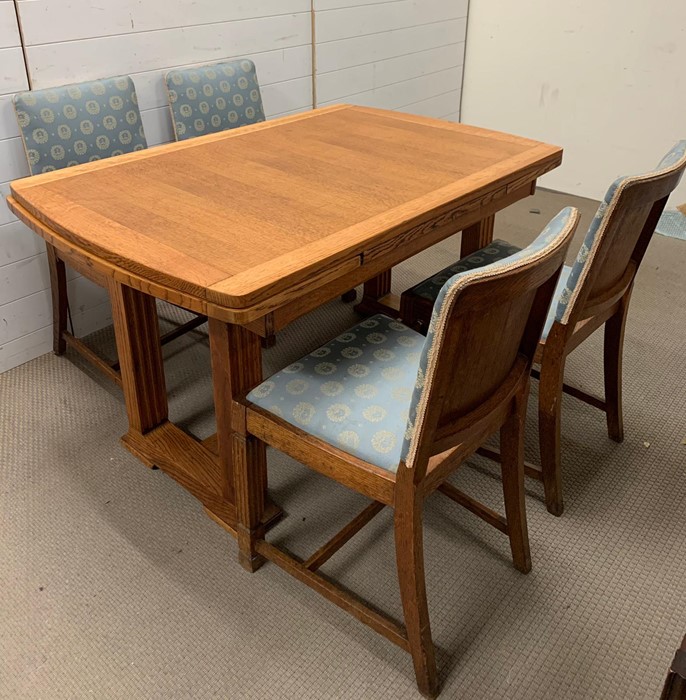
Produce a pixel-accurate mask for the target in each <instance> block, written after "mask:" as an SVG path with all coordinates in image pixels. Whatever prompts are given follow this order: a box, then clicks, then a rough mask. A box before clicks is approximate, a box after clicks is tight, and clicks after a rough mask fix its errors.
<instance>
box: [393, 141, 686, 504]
mask: <svg viewBox="0 0 686 700" xmlns="http://www.w3.org/2000/svg"><path fill="white" fill-rule="evenodd" d="M685 168H686V141H680V142H679V143H677V144H676V145H675V146H674V147H673V148H672V149H671V150H670V151H669V153H667V155H666V156H665V157H664V158H663V159H662V160H661V161H660V163H659V165H658V166H657V168H656V169H655V170H653V171H650V172H648V173H645V174H643V175H636V176H630V177H622V178H619V179H617V180H616V181H615V182H614V183H613V184H612V185H611V186H610V188H609V189H608V191H607V194H606V195H605V198H604V199H603V201H602V202H601V204H600V206H599V208H598V211H597V213H596V215H595V218H594V219H593V221H592V223H591V225H590V227H589V229H588V232H587V234H586V236H585V238H584V241H583V243H582V245H581V248H580V249H579V253H578V255H577V258H576V261H575V262H574V264H573V265H572V266H571V267H569V266H565V268H564V270H563V271H562V275H561V277H560V282H559V284H558V287H557V289H556V291H555V296H554V298H553V304H552V306H551V309H550V313H549V315H548V319H547V321H546V325H545V328H544V332H543V337H542V338H541V342H540V345H539V348H538V351H537V354H536V363H537V364H540V367H541V369H540V372H537V371H534V372H533V376H535V377H537V378H540V380H541V383H540V391H539V408H538V416H539V445H540V452H541V468H540V469H538V468H537V467H535V466H534V465H527V474H528V475H529V476H532V477H534V478H537V479H540V480H542V481H543V486H544V490H545V500H546V506H547V508H548V510H549V511H550V512H551V513H553V514H554V515H561V514H562V511H563V499H562V473H561V462H560V422H561V407H562V392H563V391H564V392H566V393H568V394H570V395H571V396H574V397H576V398H578V399H581V400H582V401H585V402H587V403H589V404H590V405H592V406H595V407H596V408H599V409H601V410H603V411H605V413H606V418H607V428H608V434H609V436H610V438H611V439H612V440H615V441H616V442H621V441H622V440H623V439H624V426H623V419H622V351H623V346H624V327H625V325H626V319H627V314H628V310H629V301H630V299H631V291H632V289H633V285H634V279H635V277H636V273H637V272H638V268H639V266H640V264H641V261H642V260H643V256H644V255H645V252H646V250H647V248H648V244H649V243H650V240H651V238H652V235H653V233H654V231H655V227H656V225H657V222H658V221H659V219H660V216H661V214H662V210H663V209H664V206H665V204H666V202H667V199H668V197H669V195H670V193H671V192H672V191H673V190H674V188H675V187H676V186H677V184H678V183H679V180H680V178H681V176H682V175H683V172H684V169H685ZM516 250H518V249H517V248H516V247H515V246H512V245H511V244H509V243H507V242H506V241H502V240H495V241H493V242H492V243H491V244H489V245H488V246H486V247H485V248H483V249H482V250H479V251H477V252H476V253H474V254H472V255H470V256H468V257H466V258H463V259H462V260H460V261H458V262H457V263H456V264H455V265H452V266H450V267H449V268H446V269H445V270H444V271H442V272H439V273H438V274H436V275H434V276H433V277H432V278H429V279H427V280H424V281H423V282H421V283H419V284H418V285H415V286H414V287H412V288H411V289H408V290H406V291H405V292H404V293H403V295H402V297H401V307H400V315H401V317H402V318H403V320H404V321H405V322H406V323H408V325H410V326H412V327H413V328H417V329H422V328H426V326H427V324H428V322H429V318H430V313H431V312H430V309H431V306H432V305H433V303H434V300H435V299H436V298H437V294H438V292H437V289H438V288H439V285H440V283H441V280H443V279H444V278H445V277H446V276H448V275H450V274H453V273H454V272H456V271H459V270H469V269H478V268H479V267H480V266H482V265H485V264H487V263H489V262H491V261H493V260H494V259H504V258H506V257H507V256H508V255H512V253H513V252H515V251H516ZM603 325H604V327H605V331H604V332H605V339H604V343H605V345H604V383H605V400H601V399H599V398H597V397H595V396H592V395H590V394H588V393H586V392H583V391H581V390H580V389H577V388H575V387H572V386H569V385H567V384H565V383H564V368H565V359H566V357H567V355H568V354H569V353H570V352H572V350H574V349H575V348H576V347H578V345H579V344H580V343H582V342H583V341H584V340H585V339H586V338H588V336H589V335H591V333H593V332H594V331H596V330H597V329H598V328H600V327H601V326H603ZM483 453H484V454H486V455H487V456H490V457H493V458H497V453H494V452H493V451H490V450H483Z"/></svg>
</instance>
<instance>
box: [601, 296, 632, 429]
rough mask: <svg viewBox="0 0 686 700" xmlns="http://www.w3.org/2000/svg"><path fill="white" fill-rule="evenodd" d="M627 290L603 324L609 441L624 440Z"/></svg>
mask: <svg viewBox="0 0 686 700" xmlns="http://www.w3.org/2000/svg"><path fill="white" fill-rule="evenodd" d="M630 297H631V290H629V291H628V292H627V293H626V294H625V295H624V297H623V298H622V300H621V302H620V306H619V309H618V310H617V313H615V315H614V316H612V317H611V318H609V319H608V320H607V321H606V322H605V340H604V348H603V349H604V352H603V355H604V358H603V359H604V363H603V364H604V372H605V411H606V417H607V434H608V435H609V436H610V439H611V440H614V441H615V442H622V441H623V440H624V418H623V416H622V354H623V350H624V328H625V326H626V318H627V315H628V312H629V299H630Z"/></svg>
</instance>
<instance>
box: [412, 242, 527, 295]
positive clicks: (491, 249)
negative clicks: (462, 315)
mask: <svg viewBox="0 0 686 700" xmlns="http://www.w3.org/2000/svg"><path fill="white" fill-rule="evenodd" d="M519 250H520V248H518V247H517V246H516V245H512V244H511V243H508V242H507V241H503V240H500V239H499V238H496V239H495V240H494V241H491V242H490V243H489V244H488V245H487V246H486V247H485V248H482V249H481V250H477V251H476V252H475V253H472V255H468V256H467V257H465V258H462V259H460V260H458V261H457V262H456V263H453V264H452V265H450V266H449V267H446V268H445V269H443V270H441V271H440V272H437V273H436V274H435V275H433V276H432V277H429V278H427V279H425V280H424V281H423V282H420V283H419V284H416V285H415V286H414V287H412V288H411V289H408V290H407V292H406V294H411V295H412V296H416V297H421V298H422V299H428V300H430V301H431V302H434V301H436V297H437V296H438V293H439V292H440V291H441V288H442V287H443V285H444V284H445V283H446V282H447V281H448V280H449V279H450V278H451V277H452V276H453V275H456V274H457V273H458V272H466V271H467V270H475V269H477V268H478V267H483V266H484V265H490V264H491V263H492V262H496V261H497V260H502V259H503V258H507V257H509V256H510V255H514V254H515V253H517V252H519Z"/></svg>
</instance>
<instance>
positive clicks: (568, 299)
mask: <svg viewBox="0 0 686 700" xmlns="http://www.w3.org/2000/svg"><path fill="white" fill-rule="evenodd" d="M685 155H686V140H684V141H679V142H678V143H677V144H676V145H675V146H674V147H673V148H672V149H671V150H670V151H669V152H668V153H667V155H665V156H664V158H662V160H661V161H660V162H659V163H658V166H657V168H656V169H655V170H653V171H650V172H647V173H644V174H642V175H633V176H626V177H620V178H617V179H616V180H615V181H614V182H613V183H612V184H611V185H610V188H609V189H608V191H607V192H606V194H605V197H604V199H603V201H602V202H601V203H600V206H599V207H598V211H597V212H596V215H595V217H594V218H593V221H592V222H591V225H590V227H589V229H588V232H587V233H586V237H585V238H584V242H583V243H582V244H581V248H579V253H578V255H577V257H576V261H575V262H574V265H573V266H572V269H571V271H570V273H569V276H568V278H567V284H566V285H565V287H564V289H562V291H561V293H560V294H559V296H558V303H557V308H556V310H555V319H556V320H557V321H559V322H560V323H567V321H568V320H569V317H570V314H571V312H572V309H573V308H574V303H573V302H574V300H575V299H576V297H577V293H578V290H579V289H580V282H582V281H583V280H584V279H585V278H586V275H587V274H588V271H589V269H590V268H591V265H592V264H593V260H594V258H595V255H596V252H597V251H598V248H599V247H600V243H601V241H602V239H603V234H604V233H605V229H606V225H607V222H608V219H609V216H610V213H611V212H612V209H613V208H614V205H615V203H616V201H617V198H618V197H619V192H620V191H621V187H622V185H624V184H625V183H627V182H629V181H632V180H636V179H639V180H640V179H642V178H649V177H653V176H655V175H657V174H659V173H660V172H661V171H663V170H667V169H669V168H672V167H674V166H675V165H676V164H677V163H678V162H679V161H680V160H681V159H682V158H684V156H685Z"/></svg>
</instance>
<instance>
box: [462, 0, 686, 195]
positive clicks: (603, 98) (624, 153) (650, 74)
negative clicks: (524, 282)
mask: <svg viewBox="0 0 686 700" xmlns="http://www.w3.org/2000/svg"><path fill="white" fill-rule="evenodd" d="M684 38H686V2H684V1H683V0H672V1H671V2H660V3H653V2H646V1H645V0H603V2H598V0H574V1H573V2H550V0H528V1H527V2H526V3H519V2H513V1H512V0H472V3H471V6H470V22H469V42H468V47H467V62H466V66H467V70H466V73H465V84H464V102H463V107H464V109H463V117H464V119H465V121H468V122H469V123H472V124H478V125H479V126H485V127H489V128H492V129H499V130H502V131H509V132H511V133H515V134H521V135H522V136H528V137H530V138H533V139H538V140H541V141H547V142H549V143H554V144H558V145H560V146H562V147H563V148H564V162H563V163H562V166H561V167H559V168H556V169H555V170H553V171H551V172H550V173H548V174H547V175H545V176H544V178H543V179H542V180H541V184H544V185H546V186H547V187H551V188H554V189H557V190H560V191H562V192H571V193H573V194H577V195H581V196H584V197H592V198H594V199H600V198H602V196H603V195H604V194H605V190H606V189H607V187H608V186H609V185H610V183H611V182H612V181H613V180H614V179H615V178H616V177H617V176H618V175H622V174H627V173H636V172H642V171H645V170H648V169H650V168H653V167H654V166H655V165H657V162H658V161H659V159H660V158H661V156H662V155H663V154H664V153H666V151H667V150H668V149H669V148H670V147H671V146H672V145H673V144H674V143H675V142H676V141H677V140H679V139H682V138H684V134H686V70H684V66H686V41H684ZM684 201H686V179H684V180H682V182H681V184H680V185H679V187H678V188H677V190H676V191H675V193H674V194H673V196H672V203H673V204H674V205H678V204H682V203H683V202H684Z"/></svg>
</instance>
